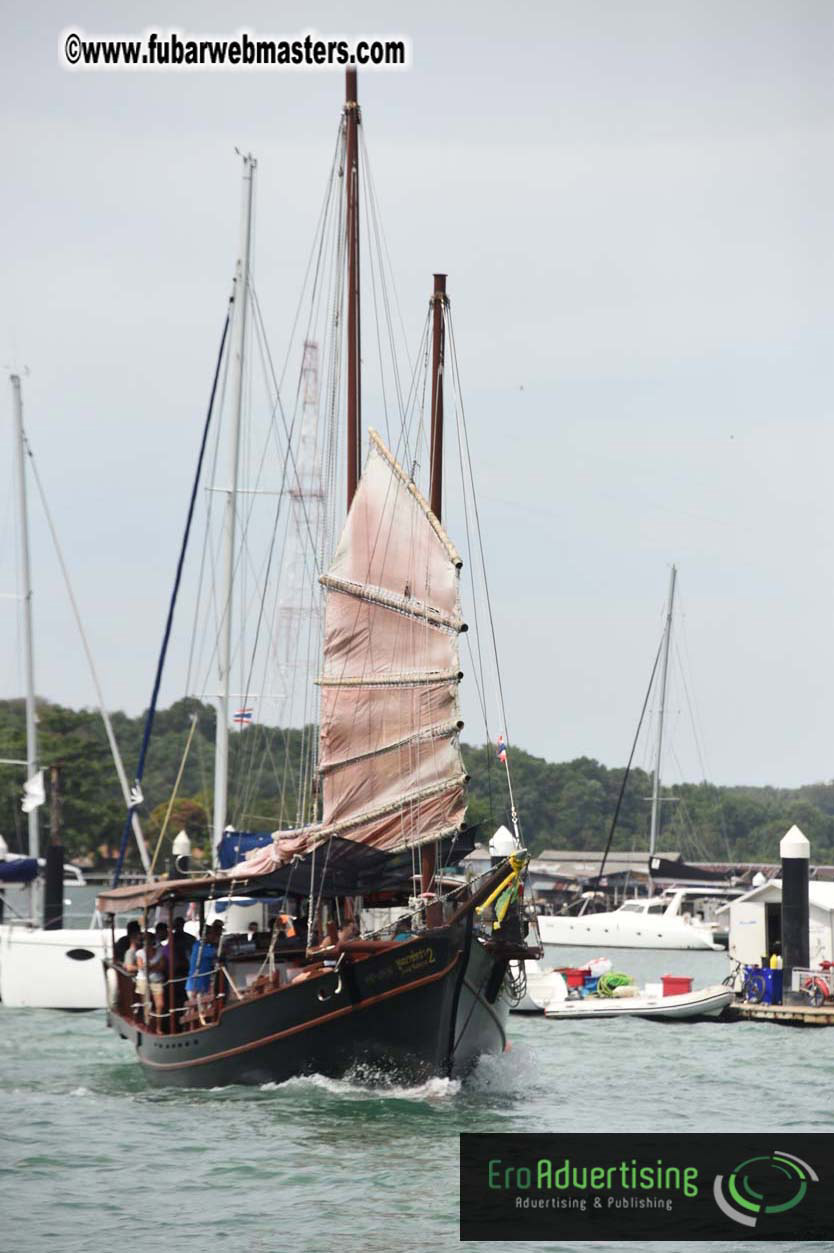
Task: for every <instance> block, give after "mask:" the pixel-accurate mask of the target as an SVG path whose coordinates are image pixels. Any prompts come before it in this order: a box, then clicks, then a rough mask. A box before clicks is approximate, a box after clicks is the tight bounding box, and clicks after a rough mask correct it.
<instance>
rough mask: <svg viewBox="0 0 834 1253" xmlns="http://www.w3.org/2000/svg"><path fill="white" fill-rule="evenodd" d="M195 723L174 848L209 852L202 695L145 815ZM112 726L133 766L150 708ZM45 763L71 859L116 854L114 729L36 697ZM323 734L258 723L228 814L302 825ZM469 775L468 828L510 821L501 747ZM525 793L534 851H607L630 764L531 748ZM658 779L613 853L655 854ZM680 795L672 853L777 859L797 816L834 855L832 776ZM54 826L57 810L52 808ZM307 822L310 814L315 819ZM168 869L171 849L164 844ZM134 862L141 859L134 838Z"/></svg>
mask: <svg viewBox="0 0 834 1253" xmlns="http://www.w3.org/2000/svg"><path fill="white" fill-rule="evenodd" d="M192 716H196V718H197V728H196V731H195V735H194V739H193V742H192V746H191V751H190V754H189V757H188V761H187V763H186V766H185V770H184V773H183V778H182V783H181V785H180V789H179V795H178V798H177V802H176V806H175V809H174V812H173V814H172V817H171V820H170V822H169V826H168V831H167V834H166V843H168V842H169V841H170V839H171V838H172V837H173V836H174V835H175V834H176V833H177V831H179V830H180V829H182V828H183V827H185V829H186V830H187V831H188V833H189V835H190V836H191V839H192V842H193V843H194V845H195V846H196V847H198V848H199V847H202V849H203V851H204V852H206V853H207V852H208V848H209V828H210V821H211V809H212V774H213V764H214V726H215V714H214V710H213V708H212V707H211V706H209V705H205V704H202V703H201V702H200V701H197V700H190V699H188V700H181V701H177V702H176V703H175V704H173V705H171V707H170V708H169V709H163V710H160V711H159V712H158V713H157V715H156V720H155V723H154V733H153V737H152V739H151V746H150V750H149V753H148V760H147V764H146V769H145V778H144V782H143V792H144V795H145V805H144V806H143V809H142V811H141V816H142V821H143V826H144V827H145V830H146V832H147V836H148V840H149V842H150V843H151V844H153V842H154V841H155V838H156V836H157V835H158V834H159V831H160V828H161V824H162V821H163V819H164V815H165V810H166V808H167V805H168V802H169V799H170V796H171V789H172V787H173V785H174V780H175V779H176V776H177V771H178V769H179V766H180V762H181V760H182V755H183V751H184V749H185V743H186V739H187V737H188V732H189V729H190V726H191V718H192ZM112 717H113V728H114V731H115V734H116V738H117V739H118V741H119V746H120V748H121V751H122V754H123V756H124V760H125V765H126V769H127V771H128V774H130V773H131V772H132V771H133V770H134V769H135V765H136V762H137V760H138V755H139V748H140V745H141V742H142V731H143V727H144V721H145V719H144V715H142V716H141V717H139V718H129V717H127V716H126V715H125V714H124V713H115V714H113V716H112ZM38 724H39V725H38V729H39V736H40V748H41V753H40V755H41V761H42V763H43V764H44V766H47V767H48V766H50V765H52V764H53V763H57V762H60V763H61V765H62V787H63V837H64V843H65V845H66V847H67V852H68V856H69V857H71V858H72V857H85V856H92V857H93V858H94V859H98V858H99V857H100V856H102V855H107V853H108V850H110V852H111V853H112V852H115V850H116V849H117V848H118V844H119V840H120V838H121V832H122V827H123V824H124V818H125V806H124V801H123V799H122V796H121V792H120V789H119V786H118V783H117V780H116V774H115V770H114V768H113V765H112V761H111V759H110V753H109V750H108V747H107V739H106V736H105V733H104V727H103V726H102V724H101V719H100V718H99V716H98V715H97V714H96V713H94V712H92V711H90V710H73V709H66V708H64V707H63V706H60V705H53V704H49V703H47V702H45V701H39V702H38ZM313 734H314V731H313V729H312V728H310V727H308V728H306V729H305V730H303V731H301V730H290V731H284V730H281V729H280V728H274V727H265V726H260V725H255V726H248V727H245V728H243V730H242V731H240V732H235V733H234V734H232V736H231V737H230V738H231V743H230V752H229V775H230V804H229V810H230V821H231V822H232V823H233V824H234V825H235V826H238V827H240V828H243V829H247V830H261V831H263V830H274V829H275V828H276V827H278V826H291V825H293V824H295V822H296V821H297V818H298V814H297V802H296V796H297V793H298V787H299V780H300V778H301V776H302V762H303V760H304V758H305V755H306V754H305V746H308V745H309V737H310V736H311V735H313ZM463 753H464V759H465V761H466V767H467V770H468V771H469V774H470V777H471V783H470V793H469V808H468V811H467V819H468V821H469V822H473V823H474V822H482V823H483V824H484V828H485V834H489V833H491V830H490V829H491V827H493V826H495V825H497V824H498V823H499V822H505V823H509V821H510V813H509V803H508V798H507V784H506V776H505V772H504V767H503V766H502V765H501V764H500V762H498V760H497V758H496V753H495V747H494V745H486V746H483V747H472V746H467V745H464V748H463ZM24 756H25V734H24V706H23V702H22V701H19V700H17V701H0V757H4V758H17V759H22V758H23V757H24ZM511 766H512V775H513V787H514V792H515V801H516V805H517V807H518V812H519V815H520V820H521V826H522V832H523V835H524V839H525V842H526V844H527V846H528V848H530V850H531V851H532V852H533V853H538V852H541V851H542V849H544V848H572V849H578V850H581V849H600V848H603V847H604V846H605V842H606V840H607V838H608V831H609V828H610V825H611V819H612V816H613V814H614V809H615V807H616V803H617V796H618V794H619V790H620V787H621V784H622V780H623V769H622V768H621V767H615V768H613V769H609V768H608V767H606V766H603V765H601V764H600V763H599V762H598V761H595V760H594V759H593V758H591V757H579V758H577V759H576V760H575V761H569V762H548V761H545V760H544V759H543V758H541V757H534V756H533V755H532V754H531V753H526V752H524V751H523V750H522V749H518V748H513V749H512V757H511ZM22 786H23V771H22V770H21V769H19V768H15V767H11V766H4V767H2V768H0V831H2V833H3V834H4V835H5V837H6V839H7V841H8V843H9V846H10V848H12V849H20V850H21V851H23V850H24V849H25V839H26V820H25V816H24V815H23V814H21V810H20V796H21V791H22ZM650 794H651V778H650V776H649V775H647V774H646V773H645V772H644V771H642V770H635V771H633V772H632V774H631V777H630V778H629V781H628V786H627V788H626V792H625V796H624V799H623V805H622V809H621V812H620V820H619V822H618V826H617V831H616V834H615V837H614V847H615V848H619V849H635V850H636V849H644V848H646V846H647V843H648V825H649V804H648V797H649V796H650ZM664 795H665V796H671V797H672V798H674V799H673V800H671V801H667V802H665V803H664V805H663V822H662V830H661V839H660V845H659V847H660V850H661V851H662V850H663V849H678V850H680V852H681V853H682V854H683V855H684V857H686V858H688V859H689V860H695V861H699V860H711V861H736V860H738V861H775V860H776V859H777V858H778V848H779V840H780V838H781V837H782V835H784V833H785V831H786V830H787V829H788V827H789V826H791V824H792V823H797V825H798V826H800V827H801V828H802V830H803V831H804V832H805V834H806V835H807V836H808V839H809V840H810V841H811V849H812V855H813V858H814V860H815V861H817V862H834V783H812V784H809V785H807V786H805V787H801V788H796V789H788V788H774V787H716V786H714V785H713V784H710V783H684V784H679V785H677V786H673V787H671V788H668V789H666V788H665V789H664ZM40 813H41V827H42V830H43V831H44V834H45V833H46V831H47V829H48V822H49V819H48V806H47V807H44V808H43V809H42V810H41V811H40ZM305 817H307V818H309V817H310V815H305ZM160 856H161V859H162V861H161V864H164V863H165V862H166V861H167V857H168V849H167V848H166V849H163V850H162V851H161V854H160ZM128 860H129V861H130V862H132V863H133V864H134V865H136V864H137V859H136V853H135V851H134V849H133V844H132V841H131V843H130V845H129V853H128Z"/></svg>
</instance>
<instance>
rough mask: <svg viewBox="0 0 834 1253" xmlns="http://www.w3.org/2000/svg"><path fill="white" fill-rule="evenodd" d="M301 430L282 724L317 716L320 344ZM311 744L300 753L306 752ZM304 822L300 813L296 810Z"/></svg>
mask: <svg viewBox="0 0 834 1253" xmlns="http://www.w3.org/2000/svg"><path fill="white" fill-rule="evenodd" d="M300 384H301V386H300V390H301V395H302V411H301V429H300V432H299V436H298V441H297V444H296V448H295V462H294V465H292V466H291V467H290V479H291V486H290V489H289V493H288V494H289V498H290V514H289V519H288V524H287V526H288V530H287V549H286V557H285V563H284V571H285V577H284V579H283V587H282V594H281V601H280V608H279V610H278V623H277V626H278V631H277V637H278V638H277V647H278V658H277V660H278V665H279V669H280V673H281V710H280V718H281V722H282V724H283V725H284V726H285V727H290V726H296V727H298V726H301V727H304V726H308V725H309V724H311V723H313V722H315V721H316V720H317V716H318V714H317V708H316V701H317V689H316V688H315V686H314V684H313V677H314V675H315V673H316V672H317V670H318V667H319V664H320V654H321V608H320V596H319V584H318V575H319V573H320V572H321V562H322V556H323V552H324V489H323V486H322V456H323V450H322V446H321V439H320V433H319V346H318V344H317V343H314V342H312V341H311V340H306V341H305V343H304V356H303V358H302V364H301V380H300ZM305 748H307V746H306V745H305ZM309 751H312V746H310V749H309V750H308V751H305V752H303V753H302V756H303V757H307V756H309ZM302 774H303V776H306V777H303V778H302V779H301V780H300V787H299V800H300V806H302V805H305V802H304V799H303V797H304V794H305V793H308V788H309V786H310V780H311V778H312V763H308V764H307V765H306V766H305V765H302ZM299 818H300V819H302V820H303V815H302V814H299Z"/></svg>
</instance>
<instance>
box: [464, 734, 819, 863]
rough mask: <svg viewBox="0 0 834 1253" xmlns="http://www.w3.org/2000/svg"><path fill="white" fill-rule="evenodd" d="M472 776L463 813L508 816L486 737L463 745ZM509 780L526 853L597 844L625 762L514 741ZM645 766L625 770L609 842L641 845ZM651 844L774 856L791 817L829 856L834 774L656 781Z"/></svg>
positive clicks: (717, 854)
mask: <svg viewBox="0 0 834 1253" xmlns="http://www.w3.org/2000/svg"><path fill="white" fill-rule="evenodd" d="M464 757H465V760H466V766H467V770H468V771H469V774H470V778H471V782H470V796H471V800H470V805H469V810H468V815H467V816H468V819H469V821H471V822H476V821H479V822H484V823H485V825H486V829H487V831H489V826H490V824H492V825H495V824H497V823H499V822H504V823H509V820H510V813H509V802H508V798H507V785H506V777H505V773H504V767H503V766H502V765H501V764H500V762H499V761H498V760H497V757H496V753H495V748H494V746H493V745H487V746H485V747H483V748H468V747H464ZM511 767H512V778H513V790H514V793H515V801H516V806H517V808H518V812H519V815H520V819H521V827H522V833H523V836H524V842H525V844H526V845H527V847H528V848H529V849H530V851H531V852H532V853H540V852H542V850H543V849H545V848H570V849H601V848H604V847H605V844H606V841H607V839H608V832H609V830H610V826H611V820H612V818H613V815H614V811H615V808H616V804H617V796H618V795H619V791H620V787H621V786H622V781H623V774H624V770H623V769H622V768H620V767H616V768H614V769H608V768H607V767H606V766H603V765H600V763H599V762H598V761H594V760H593V759H592V758H590V757H578V758H577V759H576V760H575V761H568V762H558V763H554V762H548V761H544V760H543V759H542V758H541V757H533V756H532V755H531V754H530V753H526V752H524V750H523V749H518V748H514V749H513V750H512V757H511ZM651 788H652V780H651V776H650V775H648V774H646V772H645V771H643V770H634V771H632V773H631V775H630V777H629V780H628V785H627V787H626V791H625V795H624V797H623V804H622V808H621V810H620V817H619V820H618V823H617V830H616V832H615V835H614V842H613V847H614V848H615V849H616V848H619V849H633V850H640V849H645V848H647V846H648V832H649V801H648V798H649V797H650V796H651ZM663 795H664V797H671V798H672V799H671V800H666V801H664V804H663V806H662V811H661V813H662V824H661V836H660V840H659V844H658V848H659V851H661V852H662V851H663V849H676V850H678V851H680V852H681V853H682V854H683V856H684V858H686V859H688V860H690V861H766V862H774V861H778V859H779V840H780V839H781V838H782V836H783V835H784V834H785V832H786V831H787V829H788V827H790V826H791V825H792V824H793V823H796V824H797V826H799V827H801V828H802V830H803V831H804V832H805V834H806V835H807V837H808V839H809V840H810V841H811V850H812V856H813V858H814V861H815V862H825V863H832V862H834V782H830V783H811V784H808V785H807V786H805V787H800V788H795V789H789V788H774V787H716V786H715V785H714V784H711V783H682V784H678V785H675V786H672V787H669V788H664V789H663Z"/></svg>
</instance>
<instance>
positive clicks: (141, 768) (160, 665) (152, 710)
mask: <svg viewBox="0 0 834 1253" xmlns="http://www.w3.org/2000/svg"><path fill="white" fill-rule="evenodd" d="M234 299H235V292H234V290H233V291H232V296H231V298H230V300H229V307H228V309H227V311H226V321H225V322H224V324H223V334H222V335H221V337H220V348H219V350H218V353H217V364H216V366H215V369H214V379H213V381H212V385H211V395H210V397H209V403H208V409H207V410H206V420H205V423H204V424H203V437H202V440H201V441H200V452H199V456H198V458H197V469H196V472H195V474H194V483H193V485H192V488H191V499H190V500H189V503H188V516H187V518H186V522H185V531H184V532H183V537H182V544H181V545H180V555H179V560H178V561H177V572H176V575H175V577H174V586H173V589H172V591H171V599H170V602H169V604H168V616H167V618H166V621H165V632H164V634H163V637H162V647H161V648H160V650H159V660H158V661H157V666H156V676H155V678H154V685H153V692H152V693H151V703H150V706H149V708H148V713H147V717H146V719H145V730H144V733H143V735H142V747H141V749H140V751H139V764H138V766H137V768H136V789H135V796H134V795H132V796H131V804H130V806H129V808H128V811H127V818H126V819H125V825H124V830H123V831H122V838H121V843H120V844H119V856H118V860H117V862H116V869H115V871H114V873H113V885H112V886H113V887H116V886H117V885H118V882H119V879H120V877H121V873H122V867H123V865H124V860H125V853H126V851H127V841H128V836H129V835H130V830H131V827H132V825H133V814H134V811H135V810H136V809H137V808H138V807H139V805H140V804H141V789H140V786H139V785H140V784H141V782H142V776H143V774H144V772H145V758H146V757H147V753H148V745H149V743H150V739H151V731H152V730H153V722H154V715H155V714H156V702H157V700H158V698H159V688H160V685H161V683H162V671H163V669H164V667H165V658H166V656H167V653H168V643H169V641H170V639H171V628H172V627H173V625H174V610H175V608H176V604H177V595H178V593H179V590H180V582H181V580H182V570H183V565H184V563H185V554H186V550H187V548H188V539H189V536H190V534H191V522H192V520H193V518H194V506H195V504H196V501H197V492H198V489H199V486H200V475H201V473H202V469H203V457H204V456H205V451H206V443H207V442H208V433H209V427H210V425H211V415H212V411H213V409H214V397H215V394H216V392H217V383H218V379H219V378H220V367H221V364H222V361H223V353H224V351H225V347H226V337H227V335H228V332H229V323H230V321H231V315H232V306H233V303H234ZM134 800H135V803H134Z"/></svg>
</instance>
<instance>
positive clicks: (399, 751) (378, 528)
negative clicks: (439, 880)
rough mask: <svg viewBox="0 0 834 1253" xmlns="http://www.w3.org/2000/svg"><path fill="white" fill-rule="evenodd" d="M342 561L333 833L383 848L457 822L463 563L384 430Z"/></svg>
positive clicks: (331, 652)
mask: <svg viewBox="0 0 834 1253" xmlns="http://www.w3.org/2000/svg"><path fill="white" fill-rule="evenodd" d="M370 438H371V445H370V451H369V454H368V460H367V463H366V466H365V470H364V473H363V475H362V478H361V479H360V481H359V486H358V488H357V491H356V495H355V496H354V499H353V503H352V505H351V507H350V512H349V513H348V517H347V521H346V523H345V529H344V531H343V533H342V537H341V540H340V542H339V546H338V548H337V550H336V554H335V557H334V559H333V563H332V565H331V567H330V569H329V571H328V572H327V574H325V575H323V576H322V579H321V581H322V583H323V584H324V586H325V588H326V591H327V595H326V605H325V619H324V666H323V671H322V675H321V677H320V679H319V683H320V684H321V690H322V699H321V746H320V759H319V767H320V771H321V777H322V789H323V814H322V824H323V831H322V832H321V834H324V833H325V832H327V831H328V829H330V830H333V829H334V828H335V829H336V831H337V832H338V834H340V835H344V836H346V837H347V838H349V839H356V840H360V841H361V842H362V843H366V844H371V845H373V846H374V847H377V848H382V849H388V850H391V849H396V848H402V847H403V846H405V845H408V844H414V843H422V842H423V841H425V840H430V839H433V838H436V837H438V836H440V835H442V834H444V833H446V832H449V831H451V830H453V829H455V828H456V827H458V826H460V824H461V822H462V820H463V814H464V809H465V801H464V778H465V776H464V769H463V762H462V759H461V756H460V750H459V747H458V732H459V730H460V726H461V723H460V721H459V717H460V715H459V709H458V682H459V679H460V674H459V656H458V635H459V633H460V631H461V630H465V629H466V628H465V626H464V624H463V623H462V621H461V617H460V574H459V572H460V566H461V561H460V558H459V557H458V554H457V552H456V551H455V549H454V547H453V545H452V543H451V541H450V540H449V538H448V536H447V535H446V533H445V531H444V530H443V528H442V527H441V525H440V523H439V522H438V521H437V519H436V518H435V516H434V515H433V514H432V512H431V510H430V509H429V506H428V504H427V502H426V501H425V499H424V498H423V497H422V495H421V494H420V492H419V491H418V490H417V488H416V487H415V486H414V483H413V482H412V481H411V480H410V479H409V478H408V477H407V476H406V474H405V473H404V471H403V470H402V469H401V467H400V466H399V465H398V464H397V462H396V461H395V460H394V458H393V457H392V456H391V454H390V453H389V452H388V450H387V449H386V448H385V446H384V445H383V443H382V441H381V440H380V439H379V437H378V436H377V435H376V434H375V433H374V432H371V436H370Z"/></svg>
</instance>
